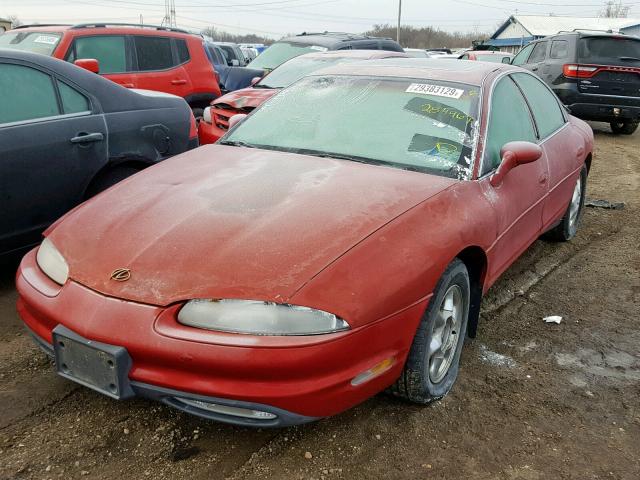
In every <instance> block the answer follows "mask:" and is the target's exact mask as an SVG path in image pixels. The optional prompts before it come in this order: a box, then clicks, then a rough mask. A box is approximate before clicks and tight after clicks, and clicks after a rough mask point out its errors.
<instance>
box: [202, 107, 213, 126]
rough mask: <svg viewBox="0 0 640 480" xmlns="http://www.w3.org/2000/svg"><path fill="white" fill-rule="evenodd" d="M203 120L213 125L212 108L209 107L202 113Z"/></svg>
mask: <svg viewBox="0 0 640 480" xmlns="http://www.w3.org/2000/svg"><path fill="white" fill-rule="evenodd" d="M202 120H204V121H205V122H206V123H213V120H212V119H211V107H207V108H205V109H204V111H203V112H202Z"/></svg>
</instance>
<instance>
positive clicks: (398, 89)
mask: <svg viewBox="0 0 640 480" xmlns="http://www.w3.org/2000/svg"><path fill="white" fill-rule="evenodd" d="M478 95H479V87H476V86H471V85H466V84H462V83H453V82H442V81H435V80H410V79H395V78H393V79H392V78H371V77H348V76H322V77H318V76H312V77H307V78H304V79H302V80H300V81H299V82H297V83H295V84H294V85H292V86H291V87H289V88H287V89H285V90H283V91H282V92H281V93H280V94H278V95H276V96H275V97H273V98H272V99H271V100H270V101H268V102H266V103H265V104H264V106H263V107H262V108H259V109H257V110H256V111H254V113H253V114H252V115H250V116H249V117H247V118H246V120H245V121H244V122H243V123H242V124H240V125H239V126H238V127H237V128H236V129H234V130H232V131H230V132H229V134H228V135H226V136H225V137H224V138H223V139H222V141H221V142H220V143H223V144H232V145H233V144H235V145H242V146H248V147H258V148H264V149H270V150H279V151H283V152H294V153H303V154H309V155H316V156H327V157H335V158H344V159H347V160H353V161H357V162H363V163H370V164H378V165H387V166H391V167H396V168H403V169H408V170H415V171H420V172H425V173H433V174H437V175H442V176H447V177H451V178H460V179H467V178H469V176H470V172H471V163H472V160H471V159H472V154H473V147H474V145H475V136H476V135H475V132H476V129H477V125H478V122H477V111H478Z"/></svg>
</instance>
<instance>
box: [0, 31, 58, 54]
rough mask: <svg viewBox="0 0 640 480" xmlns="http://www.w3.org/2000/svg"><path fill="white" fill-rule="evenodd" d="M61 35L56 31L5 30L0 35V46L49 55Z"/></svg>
mask: <svg viewBox="0 0 640 480" xmlns="http://www.w3.org/2000/svg"><path fill="white" fill-rule="evenodd" d="M61 36H62V35H61V34H60V33H56V32H20V31H18V32H7V33H4V34H2V35H0V48H11V49H14V50H24V51H27V52H33V53H40V54H42V55H51V54H52V53H53V50H54V49H55V48H56V45H58V42H59V41H60V37H61Z"/></svg>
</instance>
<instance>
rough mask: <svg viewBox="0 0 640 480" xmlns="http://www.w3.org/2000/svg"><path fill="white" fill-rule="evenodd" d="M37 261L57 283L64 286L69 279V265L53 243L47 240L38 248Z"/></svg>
mask: <svg viewBox="0 0 640 480" xmlns="http://www.w3.org/2000/svg"><path fill="white" fill-rule="evenodd" d="M36 261H37V262H38V266H39V267H40V269H41V270H42V271H43V272H44V273H45V274H46V275H47V277H49V278H50V279H51V280H53V281H54V282H56V283H59V284H60V285H64V282H66V281H67V278H69V265H67V261H66V260H65V259H64V257H63V256H62V254H61V253H60V252H59V251H58V249H57V248H56V247H55V245H54V244H53V242H52V241H51V240H49V239H48V238H45V239H44V240H43V241H42V243H41V244H40V248H38V253H37V255H36Z"/></svg>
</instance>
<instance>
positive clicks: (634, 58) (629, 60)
mask: <svg viewBox="0 0 640 480" xmlns="http://www.w3.org/2000/svg"><path fill="white" fill-rule="evenodd" d="M620 60H622V61H623V62H640V58H636V57H620Z"/></svg>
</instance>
